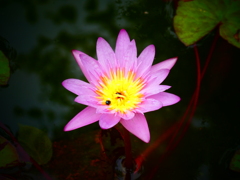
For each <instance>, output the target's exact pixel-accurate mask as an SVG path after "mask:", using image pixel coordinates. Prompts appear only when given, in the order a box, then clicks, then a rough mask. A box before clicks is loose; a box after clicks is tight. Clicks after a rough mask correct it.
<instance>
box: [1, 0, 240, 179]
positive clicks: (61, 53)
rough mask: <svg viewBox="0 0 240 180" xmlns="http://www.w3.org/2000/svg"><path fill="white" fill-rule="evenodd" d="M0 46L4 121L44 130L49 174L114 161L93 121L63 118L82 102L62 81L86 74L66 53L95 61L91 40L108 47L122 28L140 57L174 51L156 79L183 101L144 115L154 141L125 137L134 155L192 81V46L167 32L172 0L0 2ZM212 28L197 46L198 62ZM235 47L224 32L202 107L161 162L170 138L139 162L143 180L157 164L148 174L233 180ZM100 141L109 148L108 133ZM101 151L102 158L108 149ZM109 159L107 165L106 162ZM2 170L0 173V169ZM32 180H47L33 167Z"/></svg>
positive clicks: (95, 169)
mask: <svg viewBox="0 0 240 180" xmlns="http://www.w3.org/2000/svg"><path fill="white" fill-rule="evenodd" d="M0 2H1V6H0V23H1V28H0V43H1V46H0V47H1V48H2V49H1V50H2V51H4V52H5V54H6V56H7V57H8V59H10V67H11V77H10V80H9V83H8V85H7V86H4V87H1V89H0V100H1V101H0V102H1V108H0V114H1V122H2V123H4V124H5V125H6V126H7V127H8V128H9V129H10V130H11V131H12V133H13V134H14V136H15V137H17V136H18V130H19V124H22V125H28V126H32V127H36V128H38V129H40V130H42V131H44V132H45V133H46V134H47V135H48V137H49V138H50V139H51V141H52V143H53V155H52V158H51V160H50V161H49V162H48V163H46V164H44V165H42V167H43V169H44V171H46V172H47V173H48V174H49V175H50V176H51V177H52V178H53V179H81V178H82V179H104V178H105V176H106V174H107V178H108V179H112V178H113V176H114V172H113V167H114V165H113V164H111V163H110V161H106V159H105V160H103V159H104V158H103V155H102V154H101V148H100V144H99V142H98V140H96V139H97V137H98V136H99V132H100V128H99V125H98V123H94V124H91V125H88V126H86V127H83V128H80V129H77V130H75V131H72V132H63V127H64V126H65V124H66V123H67V122H68V121H69V120H70V119H71V118H72V117H73V116H74V115H75V114H77V113H78V112H79V111H81V110H82V109H83V108H84V106H83V105H81V104H77V103H75V102H74V101H73V100H74V98H75V95H74V94H72V93H70V92H69V91H67V90H66V89H64V88H63V87H62V85H61V82H62V81H63V80H65V79H68V78H76V79H78V78H79V79H83V80H84V79H85V78H84V77H83V75H82V73H81V70H80V69H79V67H78V65H77V63H76V61H75V59H74V58H73V56H72V54H71V50H72V49H77V50H80V51H83V52H85V53H86V54H88V55H90V56H92V57H94V58H95V57H96V40H97V38H98V37H103V38H104V39H105V40H107V41H108V42H109V43H110V44H111V46H112V47H113V48H115V42H116V37H117V35H118V33H119V30H120V29H126V30H127V32H128V33H129V36H130V38H131V39H135V40H136V44H137V47H138V54H139V53H140V52H141V51H142V50H143V49H144V48H145V47H146V46H147V45H149V44H154V45H155V48H156V57H155V60H154V63H158V62H161V61H163V60H165V59H168V58H172V57H176V56H177V57H178V61H177V63H176V65H175V66H174V67H173V69H172V70H171V73H170V74H169V76H168V77H167V79H166V80H165V81H164V82H163V84H166V85H171V86H172V88H171V89H169V90H168V92H171V93H173V94H176V95H178V96H180V97H181V101H180V102H179V103H177V104H176V105H173V106H169V107H164V108H162V109H160V110H158V111H155V112H150V113H147V114H146V117H147V120H148V123H149V129H150V133H151V141H150V143H149V144H146V143H143V142H142V141H140V140H139V139H137V138H136V137H135V136H131V139H132V148H133V155H134V156H135V157H137V156H139V155H140V154H141V153H142V152H143V151H144V150H145V149H147V148H148V147H150V146H151V144H153V143H154V142H155V141H156V140H157V139H158V138H159V137H160V136H161V135H162V134H164V133H165V132H166V131H167V130H168V129H169V127H171V126H172V125H173V124H174V123H175V122H177V121H178V120H179V119H180V118H181V117H182V115H183V114H184V112H185V111H186V109H187V105H188V103H189V101H190V99H191V97H192V95H193V92H194V89H195V87H196V62H195V61H196V60H195V54H194V50H193V46H188V47H186V46H185V45H184V44H182V43H181V42H180V41H179V39H178V38H177V35H176V34H175V32H174V28H173V17H174V15H175V10H176V5H177V1H167V0H165V1H163V0H162V1H159V0H158V1H157V0H155V1H154V0H151V1H146V0H145V1H144V0H141V1H138V2H137V1H121V0H116V1H110V0H101V2H99V1H97V0H89V1H86V0H79V1H74V0H69V1H52V0H42V1H40V0H35V1H30V0H29V1H28V0H26V1H22V2H19V1H14V0H9V1H0ZM216 33H217V30H214V31H212V32H211V33H209V34H208V35H207V36H205V37H204V38H202V39H201V40H200V41H199V42H197V46H198V49H199V53H200V58H201V64H202V65H203V64H204V62H205V59H206V57H207V55H208V53H209V49H210V47H211V44H212V41H213V39H214V36H215V34H216ZM239 60H240V51H239V49H237V48H236V47H234V46H232V45H230V44H229V43H228V42H227V41H225V40H223V39H222V38H221V37H220V38H219V39H218V41H217V45H216V47H215V50H214V53H213V57H212V59H211V61H210V64H209V66H208V69H207V72H206V75H205V77H204V79H203V81H202V86H201V91H200V97H199V103H198V106H197V110H196V112H195V114H194V117H193V118H192V121H191V124H190V127H189V129H188V131H187V133H186V134H185V135H184V137H183V139H182V140H181V141H180V143H179V144H178V146H177V147H176V148H175V149H174V150H173V151H172V152H171V153H170V155H168V156H167V157H166V158H165V159H164V160H162V161H161V162H160V161H158V159H160V157H161V156H162V155H163V154H164V153H166V152H165V150H166V147H167V145H168V143H169V141H170V139H168V141H164V142H162V143H161V144H160V145H159V146H158V147H157V149H156V150H154V151H153V152H151V154H150V155H149V156H148V158H147V159H145V161H144V171H143V174H142V176H141V178H140V179H145V178H146V177H148V176H149V174H151V172H152V170H153V169H154V168H157V171H156V172H154V178H153V179H163V180H164V179H179V180H181V179H184V180H186V179H187V180H188V179H189V180H192V179H197V180H208V179H209V180H210V179H240V175H239V172H235V171H232V170H231V169H229V165H230V162H231V159H232V157H233V156H234V153H235V152H236V151H237V150H239V149H240V138H239V137H240V134H239V132H240V131H239V129H240V120H239V101H240V96H239V92H240V91H239V90H240V88H239V85H238V84H239V68H238V67H239ZM103 141H105V142H104V143H106V144H105V147H106V149H108V150H109V154H111V155H112V154H114V153H112V152H114V150H115V149H116V146H117V147H123V145H122V142H121V140H119V142H117V143H116V144H115V145H114V146H111V144H109V143H108V142H109V141H110V140H109V136H105V138H104V139H103ZM109 154H108V155H109ZM114 158H115V157H112V159H114ZM111 162H112V161H111ZM1 172H3V171H1ZM24 174H25V175H26V174H27V175H29V176H31V177H32V179H44V178H43V177H41V176H40V175H41V173H39V172H38V171H36V170H35V169H34V167H33V166H32V167H31V168H29V169H27V170H24Z"/></svg>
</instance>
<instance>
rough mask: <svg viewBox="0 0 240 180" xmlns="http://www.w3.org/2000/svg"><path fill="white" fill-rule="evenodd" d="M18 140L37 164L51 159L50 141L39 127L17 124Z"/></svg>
mask: <svg viewBox="0 0 240 180" xmlns="http://www.w3.org/2000/svg"><path fill="white" fill-rule="evenodd" d="M18 141H19V143H20V144H21V146H22V147H23V148H24V149H25V151H27V153H28V154H29V155H30V156H31V157H32V158H33V159H34V160H35V161H36V162H37V163H38V164H40V165H42V164H46V163H47V162H48V161H49V160H50V159H51V157H52V142H51V140H50V139H49V137H48V136H47V134H46V133H44V132H43V131H41V130H40V129H37V128H35V127H32V126H26V125H19V132H18Z"/></svg>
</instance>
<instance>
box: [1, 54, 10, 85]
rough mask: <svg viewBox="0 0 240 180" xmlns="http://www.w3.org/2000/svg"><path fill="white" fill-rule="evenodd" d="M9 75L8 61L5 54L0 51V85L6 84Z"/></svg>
mask: <svg viewBox="0 0 240 180" xmlns="http://www.w3.org/2000/svg"><path fill="white" fill-rule="evenodd" d="M9 76H10V68H9V62H8V59H7V58H6V56H5V55H4V54H3V52H2V51H0V86H3V85H6V84H7V82H8V79H9Z"/></svg>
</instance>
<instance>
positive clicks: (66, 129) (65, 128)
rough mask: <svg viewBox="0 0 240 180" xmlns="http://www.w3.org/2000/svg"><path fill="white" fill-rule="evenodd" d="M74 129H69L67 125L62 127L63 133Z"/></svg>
mask: <svg viewBox="0 0 240 180" xmlns="http://www.w3.org/2000/svg"><path fill="white" fill-rule="evenodd" d="M74 129H77V128H73V127H69V125H68V124H67V125H66V126H64V128H63V131H65V132H67V131H72V130H74Z"/></svg>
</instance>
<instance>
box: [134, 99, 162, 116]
mask: <svg viewBox="0 0 240 180" xmlns="http://www.w3.org/2000/svg"><path fill="white" fill-rule="evenodd" d="M162 106H163V105H162V103H161V102H160V101H158V100H156V99H151V98H147V99H145V100H144V101H143V102H142V103H141V105H140V107H139V108H138V110H140V111H141V112H142V113H145V112H150V111H155V110H158V109H160V108H161V107H162Z"/></svg>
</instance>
